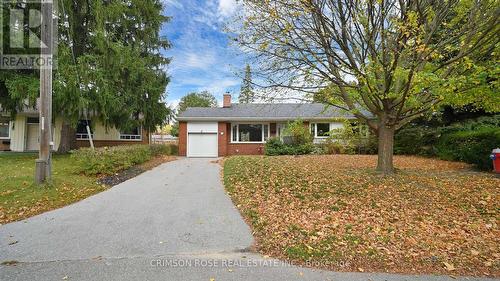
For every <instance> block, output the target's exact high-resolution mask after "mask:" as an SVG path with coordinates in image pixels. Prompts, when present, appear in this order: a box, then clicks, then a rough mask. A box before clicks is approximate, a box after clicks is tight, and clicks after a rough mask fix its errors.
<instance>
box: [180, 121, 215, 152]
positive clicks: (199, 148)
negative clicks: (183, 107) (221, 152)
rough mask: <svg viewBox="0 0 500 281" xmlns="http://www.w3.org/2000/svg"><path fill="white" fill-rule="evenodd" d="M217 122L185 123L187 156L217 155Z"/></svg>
mask: <svg viewBox="0 0 500 281" xmlns="http://www.w3.org/2000/svg"><path fill="white" fill-rule="evenodd" d="M217 127H218V125H217V122H189V123H188V124H187V133H188V135H187V156H188V157H217V156H218V149H217Z"/></svg>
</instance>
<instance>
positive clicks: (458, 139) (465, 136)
mask: <svg viewBox="0 0 500 281" xmlns="http://www.w3.org/2000/svg"><path fill="white" fill-rule="evenodd" d="M497 147H500V128H491V127H484V128H481V129H478V130H473V131H458V132H454V133H450V134H446V135H443V136H442V137H441V138H440V140H439V142H438V144H437V146H436V148H437V156H438V157H439V158H441V159H444V160H454V161H463V162H466V163H470V164H474V165H475V166H476V167H478V168H479V169H481V170H491V169H493V164H492V161H491V159H490V157H489V156H490V154H491V151H492V150H493V149H494V148H497Z"/></svg>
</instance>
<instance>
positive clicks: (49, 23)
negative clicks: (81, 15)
mask: <svg viewBox="0 0 500 281" xmlns="http://www.w3.org/2000/svg"><path fill="white" fill-rule="evenodd" d="M41 9H42V11H41V14H42V19H41V21H42V25H41V36H40V37H41V43H40V62H41V63H40V104H39V106H40V108H39V111H40V122H39V130H40V135H39V136H40V149H39V156H38V159H37V160H36V168H35V183H36V184H42V183H46V182H48V181H49V180H50V177H51V174H52V165H51V162H52V159H51V146H52V145H53V143H52V63H53V60H52V59H53V58H52V50H53V38H52V36H53V18H52V9H53V4H52V1H51V0H41Z"/></svg>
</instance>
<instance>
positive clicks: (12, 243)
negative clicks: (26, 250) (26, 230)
mask: <svg viewBox="0 0 500 281" xmlns="http://www.w3.org/2000/svg"><path fill="white" fill-rule="evenodd" d="M17 242H19V241H17V240H16V241H12V242H10V243H9V245H14V244H17Z"/></svg>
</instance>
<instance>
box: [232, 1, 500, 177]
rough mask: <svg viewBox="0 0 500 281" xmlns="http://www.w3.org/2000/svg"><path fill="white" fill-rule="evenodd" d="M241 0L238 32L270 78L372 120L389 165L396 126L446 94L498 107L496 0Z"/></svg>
mask: <svg viewBox="0 0 500 281" xmlns="http://www.w3.org/2000/svg"><path fill="white" fill-rule="evenodd" d="M243 3H244V13H243V16H242V22H241V23H240V24H239V25H238V27H237V28H236V29H235V31H236V32H237V33H238V38H237V42H238V43H239V44H240V45H241V46H242V47H243V48H245V49H246V50H248V51H250V53H251V54H254V55H255V56H254V57H255V59H256V63H258V65H259V69H258V71H259V75H260V77H261V81H264V82H265V86H267V87H274V88H278V89H281V90H283V92H284V93H287V92H289V91H287V90H292V91H302V92H306V93H311V94H314V95H315V96H316V97H315V98H316V99H317V100H321V101H323V102H324V103H327V104H331V105H334V106H337V107H340V108H344V109H346V110H348V111H350V112H352V113H353V114H354V115H355V116H356V117H357V118H359V119H360V120H363V121H365V122H366V123H367V124H368V125H369V126H370V128H371V129H372V130H373V131H374V132H376V134H377V135H378V140H379V155H378V165H377V170H379V171H381V172H382V173H384V174H391V173H393V172H394V166H393V142H394V141H393V140H394V133H395V131H396V130H398V129H399V128H401V127H402V126H404V125H405V124H407V123H409V122H411V120H413V119H415V118H418V117H419V116H421V115H422V114H423V113H426V112H428V111H430V110H433V108H435V107H436V106H437V105H439V104H440V103H443V102H446V101H451V102H454V103H458V104H474V103H479V104H480V105H481V106H482V107H488V108H489V110H492V111H495V110H497V111H498V110H499V107H500V100H499V95H498V92H499V89H498V74H499V66H498V65H499V64H498V58H499V56H498V54H499V38H500V37H499V36H498V34H499V33H500V24H499V18H500V17H499V16H500V6H499V5H498V1H495V0H300V1H296V0H273V1H261V0H243ZM262 78H264V79H262Z"/></svg>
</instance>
